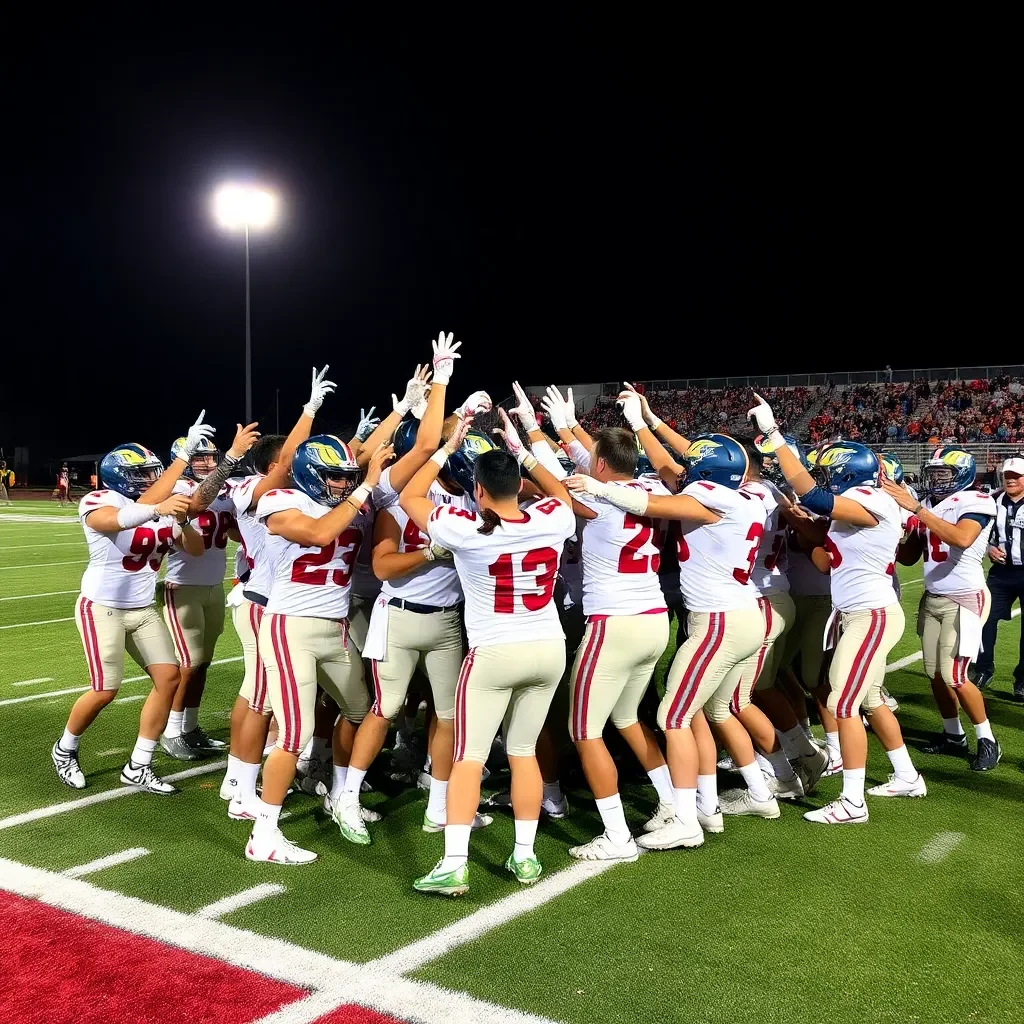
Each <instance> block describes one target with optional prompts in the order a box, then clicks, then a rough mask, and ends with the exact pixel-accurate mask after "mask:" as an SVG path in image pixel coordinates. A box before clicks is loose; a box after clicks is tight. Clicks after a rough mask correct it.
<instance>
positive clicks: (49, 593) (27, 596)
mask: <svg viewBox="0 0 1024 1024" xmlns="http://www.w3.org/2000/svg"><path fill="white" fill-rule="evenodd" d="M77 593H80V591H78V590H48V591H47V592H46V593H45V594H19V595H18V596H17V597H0V601H28V600H29V599H30V598H33V597H57V596H59V595H61V594H77Z"/></svg>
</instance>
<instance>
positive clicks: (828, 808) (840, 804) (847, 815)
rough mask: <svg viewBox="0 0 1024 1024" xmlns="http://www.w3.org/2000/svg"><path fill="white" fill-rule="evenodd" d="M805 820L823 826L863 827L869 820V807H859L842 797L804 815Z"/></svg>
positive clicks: (861, 805)
mask: <svg viewBox="0 0 1024 1024" xmlns="http://www.w3.org/2000/svg"><path fill="white" fill-rule="evenodd" d="M804 820H805V821H814V822H817V823H818V824H821V825H863V824H864V823H865V822H866V821H867V820H868V805H867V804H860V805H859V806H858V805H857V804H855V803H851V802H850V801H849V800H847V799H846V798H845V797H840V798H839V799H838V800H833V801H832V803H830V804H826V805H825V806H824V807H819V808H818V810H816V811H808V812H807V813H806V814H805V815H804Z"/></svg>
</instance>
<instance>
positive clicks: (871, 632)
mask: <svg viewBox="0 0 1024 1024" xmlns="http://www.w3.org/2000/svg"><path fill="white" fill-rule="evenodd" d="M884 635H885V609H884V608H873V609H872V610H871V626H870V627H869V629H868V632H867V635H866V636H865V637H864V639H863V640H862V641H861V645H860V647H859V648H858V649H857V655H856V657H855V658H854V659H853V667H852V668H851V669H850V675H849V676H848V677H847V680H846V686H844V687H843V692H842V694H841V695H840V697H839V701H838V703H837V704H836V718H849V717H850V714H851V709H852V707H853V698H854V696H855V695H856V693H857V691H858V690H859V689H860V686H861V683H862V682H863V680H864V676H865V674H866V673H867V668H868V665H870V664H871V659H872V658H873V657H874V656H875V654H876V653H877V651H878V648H879V646H880V644H881V643H882V637H883V636H884Z"/></svg>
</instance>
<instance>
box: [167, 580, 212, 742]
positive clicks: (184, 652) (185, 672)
mask: <svg viewBox="0 0 1024 1024" xmlns="http://www.w3.org/2000/svg"><path fill="white" fill-rule="evenodd" d="M199 589H200V588H199V587H191V586H182V587H177V586H165V587H164V608H163V615H164V623H165V624H166V626H167V629H168V631H169V632H170V635H171V639H172V640H173V641H174V652H175V654H176V655H177V658H178V667H179V671H180V679H181V681H180V682H179V684H178V689H177V691H176V692H175V694H174V699H173V700H172V701H171V710H170V712H169V713H168V715H167V725H166V727H165V729H164V731H163V733H162V734H161V736H160V746H161V748H162V749H163V751H164V753H166V754H170V756H171V757H174V758H177V760H179V761H194V760H195V759H196V758H197V757H198V756H199V754H198V752H197V751H195V750H193V749H192V748H191V747H190V746H189V745H188V744H187V743H186V742H185V741H184V740H183V739H182V738H181V733H182V719H183V718H184V709H185V697H186V695H187V692H188V687H189V684H190V682H191V680H192V676H193V674H194V672H195V671H196V668H197V667H198V663H199V659H200V658H201V657H202V639H203V617H204V616H203V606H202V601H201V600H200V598H199V594H198V591H199Z"/></svg>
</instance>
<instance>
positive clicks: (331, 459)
mask: <svg viewBox="0 0 1024 1024" xmlns="http://www.w3.org/2000/svg"><path fill="white" fill-rule="evenodd" d="M392 455H393V452H392V450H391V447H390V445H381V447H380V448H379V449H378V450H377V451H376V452H375V453H374V454H373V456H371V458H370V464H369V466H368V468H367V473H366V479H365V481H364V482H363V483H361V484H360V483H359V478H360V476H361V472H360V470H359V466H358V465H357V463H356V458H355V455H353V454H352V450H351V449H350V448H349V447H348V445H347V444H346V443H345V442H344V441H342V440H341V439H340V438H338V437H335V436H334V435H332V434H318V435H317V436H315V437H311V438H310V439H309V440H307V441H303V442H302V444H300V445H299V447H298V448H297V449H296V452H295V457H294V459H293V460H292V480H293V482H294V485H295V486H294V487H286V488H276V489H273V490H270V491H267V493H266V494H264V495H263V497H262V498H260V501H259V505H258V506H257V508H256V518H257V519H259V520H262V521H263V522H265V524H266V527H267V534H268V536H267V538H266V541H265V543H266V546H267V549H268V557H269V559H270V561H271V562H272V563H273V565H274V578H273V582H272V584H271V588H270V597H269V600H268V601H267V608H266V614H265V615H264V617H263V621H262V622H261V624H260V634H259V655H260V658H261V660H262V661H263V664H264V666H265V671H266V678H267V692H268V696H269V698H270V704H271V707H272V708H273V710H274V714H275V715H276V716H277V719H278V722H279V723H280V726H281V728H280V733H279V735H278V739H277V744H276V745H275V747H274V749H273V750H272V751H271V753H270V756H269V757H268V758H267V762H266V764H265V765H264V768H263V792H262V794H261V797H260V799H259V800H258V801H257V802H256V820H255V822H254V823H253V830H252V834H251V835H250V836H249V841H248V843H247V844H246V847H245V856H246V858H247V859H248V860H256V861H270V862H273V863H276V864H288V865H299V864H309V863H311V862H312V861H315V860H316V859H317V855H316V854H315V853H314V852H312V851H310V850H303V849H301V848H300V847H298V846H296V845H295V844H294V843H292V842H291V841H290V840H289V839H287V838H286V837H285V836H284V834H283V833H282V832H281V829H280V828H279V826H278V821H279V818H280V816H281V805H282V804H283V803H284V798H285V796H286V795H287V793H288V789H289V787H290V786H291V784H292V781H293V780H294V778H295V764H296V762H297V760H298V757H299V753H300V752H301V751H302V750H303V748H304V747H305V745H306V743H307V742H308V741H309V738H310V736H311V735H312V733H313V721H314V708H315V705H316V700H317V686H318V685H320V686H322V687H323V689H324V690H325V691H326V692H327V693H328V694H329V695H330V697H331V698H332V699H333V700H334V702H335V704H337V705H338V707H339V708H340V709H341V712H342V715H343V718H342V719H339V722H338V725H337V726H336V728H335V735H334V743H333V747H334V758H335V763H336V764H341V763H343V761H344V760H347V756H346V750H347V748H346V745H345V743H344V742H343V735H342V734H343V729H344V727H343V726H342V724H341V723H342V721H344V720H346V719H347V720H348V722H350V723H353V724H358V723H359V722H360V721H361V720H362V718H363V716H364V715H365V714H366V710H367V704H368V699H367V692H366V685H365V683H364V682H363V662H362V658H361V657H360V656H359V652H358V651H357V650H356V649H355V647H354V645H352V644H350V643H349V639H348V606H349V589H350V585H351V579H352V567H353V564H354V561H355V556H356V552H357V548H358V545H359V541H360V537H361V535H360V532H359V530H357V529H355V528H353V527H352V521H353V520H354V519H355V517H356V516H357V515H359V513H360V511H361V510H362V507H363V503H364V502H365V501H366V499H367V498H368V497H369V495H370V491H371V490H372V489H373V487H374V486H376V484H377V482H378V481H379V480H380V474H381V472H382V470H383V469H384V465H385V462H386V461H387V460H388V459H390V458H391V457H392Z"/></svg>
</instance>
